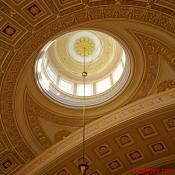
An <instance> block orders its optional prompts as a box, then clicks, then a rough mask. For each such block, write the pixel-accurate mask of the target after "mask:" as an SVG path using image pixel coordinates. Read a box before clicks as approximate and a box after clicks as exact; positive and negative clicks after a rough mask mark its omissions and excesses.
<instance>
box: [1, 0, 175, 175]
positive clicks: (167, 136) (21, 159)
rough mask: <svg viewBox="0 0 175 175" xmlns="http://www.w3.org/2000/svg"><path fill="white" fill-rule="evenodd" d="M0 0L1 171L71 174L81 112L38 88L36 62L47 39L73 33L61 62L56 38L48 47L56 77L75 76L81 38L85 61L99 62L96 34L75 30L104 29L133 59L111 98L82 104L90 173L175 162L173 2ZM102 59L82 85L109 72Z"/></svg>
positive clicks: (108, 63)
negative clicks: (86, 105) (123, 82)
mask: <svg viewBox="0 0 175 175" xmlns="http://www.w3.org/2000/svg"><path fill="white" fill-rule="evenodd" d="M0 7H1V8H0V21H1V33H0V40H1V41H0V91H1V92H0V98H1V103H0V105H1V106H0V110H1V111H0V114H1V115H0V174H2V175H12V174H22V175H23V174H25V175H29V174H32V175H35V174H36V175H39V174H40V175H44V174H49V175H62V174H63V173H65V172H66V173H67V174H69V175H73V174H78V173H79V171H78V169H77V167H76V160H77V159H78V158H80V157H81V153H80V152H81V150H80V147H79V146H80V144H81V141H80V138H81V129H80V128H81V126H82V121H81V118H82V110H79V109H77V108H74V107H72V108H70V107H68V106H65V105H62V104H59V103H55V102H54V101H53V100H52V99H51V98H47V97H46V95H45V94H44V93H41V89H40V88H39V87H38V84H37V83H36V80H35V78H36V76H35V71H34V67H35V63H36V60H37V59H38V56H39V54H40V53H42V52H40V51H41V49H42V48H44V46H46V44H47V43H48V42H49V41H54V40H55V39H56V38H57V37H61V36H66V35H65V34H67V33H71V32H75V33H74V37H73V35H72V36H70V38H69V39H68V40H67V41H68V42H69V41H70V42H69V43H72V44H66V46H67V47H66V51H65V53H64V54H67V55H68V57H66V58H69V59H68V62H67V63H64V59H62V60H60V59H58V58H61V57H60V55H59V54H60V53H61V52H58V50H59V47H60V45H59V43H57V42H55V43H53V45H52V46H53V47H50V49H49V50H50V53H49V51H48V53H49V54H50V56H52V54H53V53H54V55H55V61H56V63H58V62H59V63H60V64H59V65H62V67H60V69H59V71H60V75H62V76H63V75H64V76H65V77H66V78H67V79H69V78H70V79H72V78H73V79H74V81H76V82H80V79H81V75H79V73H81V71H80V69H79V68H78V65H81V64H82V55H83V53H82V47H81V45H86V46H87V48H88V51H87V52H86V56H87V58H88V56H89V58H88V60H87V64H89V65H90V64H91V62H93V63H98V61H100V59H99V57H100V56H101V54H100V53H101V52H100V53H99V50H103V49H104V48H103V44H102V42H101V41H100V44H99V42H98V41H99V40H100V37H99V36H98V35H96V34H95V36H96V37H97V38H96V37H94V35H93V36H90V35H88V36H87V35H86V36H85V37H83V38H81V35H82V34H81V35H78V34H76V31H82V30H86V31H87V32H90V31H91V30H95V31H101V32H104V33H105V34H109V35H110V36H112V38H113V39H116V40H117V42H118V43H119V44H120V45H121V46H122V48H124V49H125V50H126V51H127V54H128V56H129V58H130V61H131V71H130V76H129V79H128V83H127V84H126V86H125V88H124V89H123V90H122V91H121V92H120V93H119V94H118V96H117V97H116V98H115V97H112V98H111V99H110V100H108V101H107V102H104V103H103V104H102V105H95V106H94V107H92V108H89V109H87V116H86V124H87V128H89V129H88V133H87V138H88V140H87V143H88V149H87V153H86V156H87V158H88V160H89V161H90V163H91V166H90V169H89V171H88V173H89V175H94V174H95V175H104V174H105V175H108V174H109V175H111V174H123V175H124V174H125V175H126V174H131V172H130V169H131V168H132V167H133V166H134V167H139V166H145V167H152V168H156V167H157V168H161V167H172V168H174V167H173V166H174V162H175V156H174V154H175V152H174V145H175V132H174V131H175V124H174V104H175V100H174V98H175V96H174V94H175V91H174V89H173V88H174V82H175V79H174V77H175V61H174V58H175V45H174V37H175V19H174V17H175V10H174V9H175V5H174V1H172V0H159V1H156V0H155V1H154V0H153V1H152V0H137V1H134V0H133V1H127V0H126V1H125V0H124V1H123V0H109V1H106V0H100V1H99V0H72V1H67V0H59V1H57V0H49V1H40V0H35V1H25V0H22V1H21V0H0ZM72 34H73V33H72ZM86 34H87V33H86ZM88 34H89V33H88ZM93 34H94V33H93ZM65 42H66V40H65ZM82 43H83V44H82ZM73 45H74V47H73ZM95 45H98V46H99V47H98V48H100V49H99V50H98V49H97V48H96V47H95ZM63 46H64V45H61V47H63ZM106 47H107V50H108V48H109V45H107V46H106ZM111 48H112V47H111ZM60 49H61V48H60ZM72 49H74V52H72ZM112 49H114V48H112ZM115 49H116V48H115ZM118 53H119V52H115V54H118ZM93 54H94V55H95V56H94V57H90V55H93ZM109 54H112V53H109ZM113 54H114V53H113ZM75 55H76V57H75ZM77 55H79V56H77ZM115 61H116V62H117V59H116V60H115ZM69 62H72V63H76V65H77V67H72V66H71V67H70V66H69ZM104 62H105V64H102V65H103V66H102V65H100V64H97V66H99V69H98V70H96V71H99V72H98V73H94V72H95V69H91V72H92V73H91V74H89V80H88V81H89V82H91V81H94V80H95V79H98V80H101V79H100V76H102V75H103V77H105V76H107V74H108V71H109V70H108V68H107V67H108V66H109V68H110V71H111V72H112V71H113V70H114V67H113V66H114V64H113V63H114V62H113V61H112V59H107V60H105V61H104ZM63 63H64V64H63ZM50 64H52V66H53V67H54V66H55V65H56V64H55V62H50ZM63 65H67V67H66V66H63ZM74 65H75V64H74ZM115 65H116V64H115ZM68 66H69V68H68ZM100 66H101V67H100ZM69 70H70V71H69ZM71 75H72V76H71ZM90 75H91V76H90ZM123 136H124V137H123ZM127 143H128V144H127ZM104 149H105V150H106V151H104ZM68 150H69V151H68ZM59 156H61V158H60V157H59ZM58 157H59V158H60V159H58ZM52 163H53V164H52ZM46 169H47V171H42V170H46ZM31 170H32V171H31Z"/></svg>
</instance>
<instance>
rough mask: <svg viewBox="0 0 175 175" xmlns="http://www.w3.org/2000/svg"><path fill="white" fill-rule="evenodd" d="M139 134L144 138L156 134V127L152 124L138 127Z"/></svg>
mask: <svg viewBox="0 0 175 175" xmlns="http://www.w3.org/2000/svg"><path fill="white" fill-rule="evenodd" d="M138 130H139V133H140V135H141V136H142V137H143V138H144V139H146V138H150V137H154V136H156V135H158V133H157V130H156V128H155V127H154V125H153V124H149V125H145V126H143V127H140V128H138Z"/></svg>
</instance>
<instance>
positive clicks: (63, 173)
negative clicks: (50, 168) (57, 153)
mask: <svg viewBox="0 0 175 175" xmlns="http://www.w3.org/2000/svg"><path fill="white" fill-rule="evenodd" d="M55 175H72V173H71V172H70V171H69V170H68V169H67V168H62V169H61V170H59V171H58V172H57V173H56V174H55Z"/></svg>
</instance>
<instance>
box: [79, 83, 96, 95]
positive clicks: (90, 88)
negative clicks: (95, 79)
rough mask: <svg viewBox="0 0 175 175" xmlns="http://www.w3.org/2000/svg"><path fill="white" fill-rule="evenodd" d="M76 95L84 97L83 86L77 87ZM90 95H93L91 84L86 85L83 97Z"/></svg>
mask: <svg viewBox="0 0 175 175" xmlns="http://www.w3.org/2000/svg"><path fill="white" fill-rule="evenodd" d="M77 95H78V96H84V85H83V84H78V85H77ZM91 95H93V86H92V84H86V85H85V96H91Z"/></svg>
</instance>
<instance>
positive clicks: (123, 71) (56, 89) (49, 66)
mask: <svg viewBox="0 0 175 175" xmlns="http://www.w3.org/2000/svg"><path fill="white" fill-rule="evenodd" d="M84 59H85V66H86V72H87V74H88V76H87V78H86V85H85V95H86V106H89V107H90V106H94V105H97V104H102V103H104V102H105V101H107V100H109V99H111V98H112V97H114V96H115V97H116V96H117V95H118V94H119V92H120V91H121V90H122V89H123V88H124V87H125V86H126V83H127V80H128V77H129V73H130V59H129V57H128V54H127V52H126V51H125V49H124V48H123V47H122V45H121V44H120V43H119V42H118V41H117V40H116V39H114V38H113V37H111V36H110V35H108V34H106V33H103V32H99V31H95V30H78V31H72V32H69V33H66V34H64V35H62V36H59V37H57V38H56V39H54V40H52V41H50V42H48V43H47V44H46V45H45V46H44V48H43V49H42V50H41V52H40V54H39V56H38V58H37V61H36V64H35V70H36V77H37V82H38V85H39V87H40V88H41V90H42V91H43V92H44V93H45V94H46V95H47V96H48V97H49V98H52V99H53V100H54V101H55V102H58V103H62V104H65V105H69V106H75V107H76V106H77V107H78V106H82V104H83V103H82V102H83V77H82V72H83V62H84Z"/></svg>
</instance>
